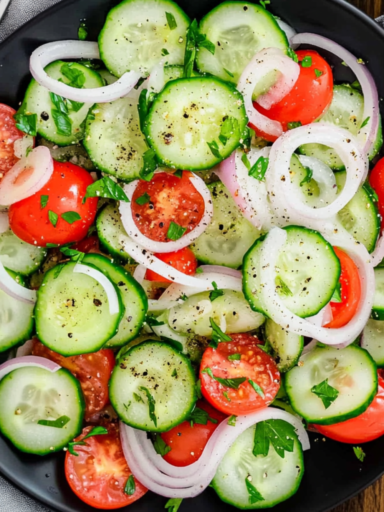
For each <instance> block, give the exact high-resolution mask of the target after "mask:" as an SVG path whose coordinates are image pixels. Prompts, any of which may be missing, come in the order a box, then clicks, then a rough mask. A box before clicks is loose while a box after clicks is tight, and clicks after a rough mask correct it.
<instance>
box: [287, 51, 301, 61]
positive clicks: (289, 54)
mask: <svg viewBox="0 0 384 512" xmlns="http://www.w3.org/2000/svg"><path fill="white" fill-rule="evenodd" d="M287 55H288V57H290V58H291V59H292V60H293V61H295V62H299V58H298V56H297V54H296V52H295V51H294V50H292V48H288V50H287Z"/></svg>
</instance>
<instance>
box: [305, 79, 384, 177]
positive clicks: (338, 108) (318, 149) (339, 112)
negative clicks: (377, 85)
mask: <svg viewBox="0 0 384 512" xmlns="http://www.w3.org/2000/svg"><path fill="white" fill-rule="evenodd" d="M363 112H364V97H363V95H362V94H361V93H360V92H359V91H358V90H356V89H354V88H353V87H351V86H350V85H349V84H344V85H335V86H334V87H333V99H332V103H331V105H330V107H329V109H328V110H327V111H326V113H325V114H324V115H323V116H322V117H321V118H320V119H319V121H324V122H327V123H330V124H333V125H335V126H338V127H339V128H344V129H346V130H348V131H350V132H351V133H352V135H357V133H358V131H359V129H360V126H361V125H362V123H363V121H364V119H363ZM382 144H383V134H382V127H381V119H380V126H379V131H378V134H377V137H376V142H375V144H374V146H373V149H372V151H371V154H370V155H369V158H370V159H371V160H372V158H373V157H374V156H376V154H377V153H378V151H379V150H380V148H381V146H382ZM299 152H300V153H302V154H303V155H308V156H314V157H316V158H319V159H320V160H322V161H323V162H325V163H326V164H327V165H328V166H329V167H330V168H331V169H334V170H335V171H341V170H344V169H345V167H344V164H343V162H342V160H341V158H340V157H339V156H338V154H337V153H336V152H335V150H334V149H332V148H330V147H328V146H324V145H323V144H304V145H303V146H300V148H299Z"/></svg>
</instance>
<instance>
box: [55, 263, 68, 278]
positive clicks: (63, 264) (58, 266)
mask: <svg viewBox="0 0 384 512" xmlns="http://www.w3.org/2000/svg"><path fill="white" fill-rule="evenodd" d="M64 267H65V263H60V264H59V265H56V267H54V269H55V272H54V276H53V279H57V278H58V277H59V275H60V272H61V271H62V270H63V268H64Z"/></svg>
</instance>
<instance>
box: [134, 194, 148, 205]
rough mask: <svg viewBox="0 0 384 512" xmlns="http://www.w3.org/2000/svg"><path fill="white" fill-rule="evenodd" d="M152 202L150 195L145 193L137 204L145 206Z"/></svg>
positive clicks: (137, 200)
mask: <svg viewBox="0 0 384 512" xmlns="http://www.w3.org/2000/svg"><path fill="white" fill-rule="evenodd" d="M150 201H151V198H150V197H149V194H147V192H145V193H144V194H143V195H142V196H140V197H138V198H137V199H136V201H135V203H136V204H138V205H140V206H143V205H144V204H147V203H149V202H150Z"/></svg>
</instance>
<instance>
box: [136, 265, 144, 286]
mask: <svg viewBox="0 0 384 512" xmlns="http://www.w3.org/2000/svg"><path fill="white" fill-rule="evenodd" d="M146 273H147V269H146V268H145V267H144V265H137V267H136V268H135V271H134V273H133V278H134V279H136V281H137V282H138V283H139V284H143V282H144V279H145V274H146Z"/></svg>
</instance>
